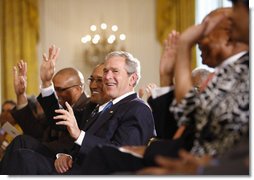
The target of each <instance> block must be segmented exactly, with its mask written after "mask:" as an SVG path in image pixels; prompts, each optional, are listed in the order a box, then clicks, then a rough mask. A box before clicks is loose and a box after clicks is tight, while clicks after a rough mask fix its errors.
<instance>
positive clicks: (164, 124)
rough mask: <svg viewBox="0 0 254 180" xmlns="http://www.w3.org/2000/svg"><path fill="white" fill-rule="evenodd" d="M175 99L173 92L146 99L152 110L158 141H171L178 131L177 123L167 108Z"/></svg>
mask: <svg viewBox="0 0 254 180" xmlns="http://www.w3.org/2000/svg"><path fill="white" fill-rule="evenodd" d="M174 98H175V95H174V90H171V91H169V92H168V93H167V94H164V95H162V96H159V97H157V98H155V99H153V98H152V97H150V98H148V100H147V102H148V104H149V105H150V107H151V108H152V112H153V117H154V123H155V129H156V133H157V137H158V138H160V139H172V137H173V136H174V134H175V132H176V130H177V129H178V126H177V121H176V120H175V118H174V115H173V113H171V112H170V111H169V107H170V105H171V103H172V102H173V100H174Z"/></svg>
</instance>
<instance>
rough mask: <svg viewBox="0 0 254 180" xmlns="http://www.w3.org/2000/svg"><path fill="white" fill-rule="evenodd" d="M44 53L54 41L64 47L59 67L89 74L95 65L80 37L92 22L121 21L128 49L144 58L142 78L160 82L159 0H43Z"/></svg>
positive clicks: (120, 26) (87, 30) (41, 50)
mask: <svg viewBox="0 0 254 180" xmlns="http://www.w3.org/2000/svg"><path fill="white" fill-rule="evenodd" d="M40 21H41V27H40V31H41V35H40V37H41V39H40V45H39V55H38V56H39V58H40V59H41V53H42V52H47V49H48V47H49V46H50V45H51V44H55V45H56V46H57V47H60V48H61V53H60V58H59V59H58V60H59V61H58V63H57V70H59V69H61V68H64V67H68V66H73V67H76V68H78V69H80V70H81V71H82V72H83V74H84V76H85V78H88V76H89V75H90V73H91V68H90V67H89V66H87V65H86V64H85V60H84V57H83V53H84V44H82V43H81V41H80V39H81V37H82V36H84V35H85V34H87V33H88V32H89V27H90V25H91V24H97V25H98V24H100V23H101V22H102V21H104V22H106V23H108V24H117V25H118V26H119V30H120V31H122V32H124V33H125V34H126V36H127V39H126V42H125V43H126V44H125V47H126V50H127V51H129V52H130V53H132V54H133V55H134V56H135V57H136V58H138V59H139V60H140V62H141V67H142V79H141V81H140V83H139V86H138V87H141V86H144V85H145V84H147V83H149V82H155V83H157V84H159V71H158V70H159V58H160V51H161V49H160V45H159V43H158V42H157V41H156V32H155V29H156V28H155V0H40Z"/></svg>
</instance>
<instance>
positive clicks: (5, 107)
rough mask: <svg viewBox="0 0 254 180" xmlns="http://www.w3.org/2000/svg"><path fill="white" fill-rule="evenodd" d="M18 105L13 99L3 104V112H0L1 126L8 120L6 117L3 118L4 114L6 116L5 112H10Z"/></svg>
mask: <svg viewBox="0 0 254 180" xmlns="http://www.w3.org/2000/svg"><path fill="white" fill-rule="evenodd" d="M15 106H16V102H14V101H13V100H6V101H4V102H3V104H2V105H1V114H0V117H1V119H0V126H3V124H4V123H5V122H6V119H5V118H3V116H6V115H5V114H9V112H10V111H11V110H12V109H13V108H14V107H15Z"/></svg>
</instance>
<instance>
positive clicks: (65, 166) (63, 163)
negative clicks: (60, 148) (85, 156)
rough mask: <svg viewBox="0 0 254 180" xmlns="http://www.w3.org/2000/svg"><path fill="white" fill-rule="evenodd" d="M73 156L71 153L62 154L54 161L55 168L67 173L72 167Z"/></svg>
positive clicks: (59, 171)
mask: <svg viewBox="0 0 254 180" xmlns="http://www.w3.org/2000/svg"><path fill="white" fill-rule="evenodd" d="M72 163H73V161H72V158H71V157H70V156H69V155H65V154H62V155H60V156H59V157H58V158H57V159H56V160H55V162H54V166H55V169H56V171H57V172H58V173H61V174H62V173H65V172H67V171H68V170H69V169H70V168H72Z"/></svg>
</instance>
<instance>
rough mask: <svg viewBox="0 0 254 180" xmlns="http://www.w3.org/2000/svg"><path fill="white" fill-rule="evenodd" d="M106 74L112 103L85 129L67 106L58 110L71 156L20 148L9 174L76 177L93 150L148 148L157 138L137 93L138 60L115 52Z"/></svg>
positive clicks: (59, 120)
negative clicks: (70, 139)
mask: <svg viewBox="0 0 254 180" xmlns="http://www.w3.org/2000/svg"><path fill="white" fill-rule="evenodd" d="M103 71H104V75H103V83H104V88H105V92H106V94H107V95H108V96H110V97H111V101H110V102H108V103H107V104H104V105H102V106H100V107H99V112H98V113H97V114H96V115H95V116H94V117H92V118H91V119H90V120H89V123H87V124H86V125H85V126H84V128H82V130H80V129H79V128H78V126H77V123H76V118H75V116H74V113H73V111H72V108H71V106H70V105H69V104H68V103H66V107H67V110H63V109H59V110H56V113H59V115H58V116H55V119H56V120H57V123H56V124H57V125H65V126H67V129H68V131H69V133H70V135H71V136H72V137H73V139H74V140H75V146H74V148H73V151H72V152H71V153H70V154H71V156H70V155H68V154H57V159H56V160H54V159H49V158H47V157H45V156H43V155H42V154H40V153H37V152H34V151H29V150H25V149H19V150H17V151H15V152H14V153H13V159H16V160H15V161H16V162H15V163H9V165H8V166H9V167H8V172H6V173H8V174H54V173H56V172H58V173H69V174H72V173H73V172H75V174H77V173H78V172H79V170H80V168H79V167H80V166H82V162H83V160H84V159H85V158H86V154H87V153H88V152H89V151H90V150H91V149H92V148H93V147H95V146H97V145H114V146H123V145H145V144H146V143H147V142H148V141H149V139H150V138H151V137H152V136H154V135H155V130H154V122H153V116H152V113H151V110H150V108H149V107H148V106H147V105H146V104H145V103H144V102H143V101H142V100H141V99H140V98H138V97H137V94H136V93H135V92H134V87H135V86H136V84H137V83H138V81H139V79H140V64H139V61H138V60H137V59H136V58H134V57H133V56H132V55H131V54H129V53H127V52H122V51H116V52H112V53H110V54H109V55H108V56H107V57H106V60H105V67H104V70H103ZM109 103H110V104H112V105H111V107H109V108H107V109H106V110H105V109H104V107H107V105H108V104H109ZM17 159H19V161H17ZM28 162H29V163H28ZM53 164H54V166H55V167H54V166H53ZM6 169H7V168H6Z"/></svg>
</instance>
